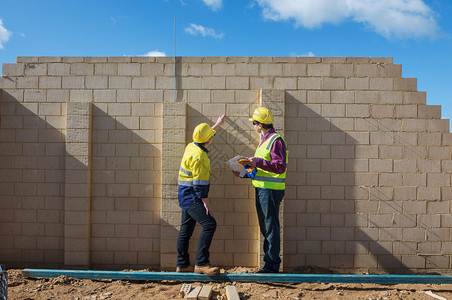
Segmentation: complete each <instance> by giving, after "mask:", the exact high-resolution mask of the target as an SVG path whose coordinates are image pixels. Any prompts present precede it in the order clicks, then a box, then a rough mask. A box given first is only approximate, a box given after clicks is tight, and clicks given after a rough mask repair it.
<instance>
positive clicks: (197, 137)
mask: <svg viewBox="0 0 452 300" xmlns="http://www.w3.org/2000/svg"><path fill="white" fill-rule="evenodd" d="M215 133H216V131H215V130H213V129H212V128H210V126H209V125H208V124H207V123H201V124H199V125H198V126H196V128H195V130H194V131H193V141H195V142H197V143H200V144H202V143H207V142H208V141H209V140H210V139H211V138H212V137H213V136H214V135H215Z"/></svg>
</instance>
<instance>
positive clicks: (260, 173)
mask: <svg viewBox="0 0 452 300" xmlns="http://www.w3.org/2000/svg"><path fill="white" fill-rule="evenodd" d="M277 138H281V139H282V141H283V142H284V144H286V142H285V141H284V139H283V138H282V137H281V136H280V135H279V134H277V133H275V134H273V135H272V136H271V137H270V138H269V139H267V140H266V141H265V142H264V143H262V145H260V146H259V147H258V148H257V149H256V153H255V154H254V156H255V157H258V158H263V159H265V160H268V161H270V160H271V156H270V152H271V148H272V145H273V143H274V142H275V140H276V139H277ZM288 156H289V150H287V144H286V164H287V162H288ZM286 172H287V168H286V171H284V173H282V174H276V173H272V172H268V171H265V170H263V169H261V168H257V174H256V176H255V177H254V178H253V180H252V184H253V187H257V188H266V189H272V190H284V189H285V188H286V185H285V179H286Z"/></svg>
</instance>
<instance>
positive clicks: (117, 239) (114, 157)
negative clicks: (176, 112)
mask: <svg viewBox="0 0 452 300" xmlns="http://www.w3.org/2000/svg"><path fill="white" fill-rule="evenodd" d="M99 105H100V104H99ZM99 105H96V104H93V119H92V120H93V131H92V199H91V262H92V267H95V268H109V269H111V268H114V269H118V270H120V269H124V268H154V269H155V268H159V266H160V225H161V219H160V210H161V149H160V148H159V147H157V146H156V144H159V143H161V141H160V136H159V135H160V134H159V133H160V132H161V129H160V127H159V126H160V122H161V121H159V120H158V118H154V117H152V116H147V115H146V116H145V115H142V116H140V115H133V116H130V115H129V114H128V113H127V112H123V113H124V115H121V114H119V115H116V116H113V115H112V113H109V112H108V111H105V110H106V109H102V108H101V107H100V106H99ZM149 105H150V106H153V105H154V104H152V103H150V104H149ZM148 111H154V109H153V108H151V107H149V108H148Z"/></svg>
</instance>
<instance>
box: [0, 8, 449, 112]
mask: <svg viewBox="0 0 452 300" xmlns="http://www.w3.org/2000/svg"><path fill="white" fill-rule="evenodd" d="M175 15H176V30H175V31H176V55H177V56H323V57H337V56H340V57H343V56H365V57H393V58H394V63H396V64H402V76H403V77H416V78H417V79H418V90H419V91H426V92H427V103H428V104H435V105H441V106H442V117H443V118H447V119H451V118H452V105H451V104H450V103H451V100H452V93H451V91H450V90H449V88H450V87H451V86H452V1H450V0H129V1H124V0H122V1H118V0H109V1H104V0H89V1H87V0H77V1H75V0H39V1H38V0H0V64H2V63H13V62H15V61H16V57H17V56H140V55H154V56H155V55H165V56H173V54H174V47H173V45H174V43H173V41H174V16H175Z"/></svg>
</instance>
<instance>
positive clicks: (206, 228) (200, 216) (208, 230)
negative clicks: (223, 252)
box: [177, 201, 217, 268]
mask: <svg viewBox="0 0 452 300" xmlns="http://www.w3.org/2000/svg"><path fill="white" fill-rule="evenodd" d="M206 212H207V210H206V208H205V207H204V203H203V202H202V201H197V202H195V203H194V204H193V205H192V206H190V207H189V208H188V209H187V210H186V211H182V220H181V226H180V231H179V236H178V237H177V267H178V268H186V267H188V266H189V265H190V257H189V254H188V246H189V243H190V238H191V236H192V234H193V231H194V230H195V225H196V223H199V224H200V225H201V226H202V231H201V234H200V235H199V240H198V250H197V252H196V258H195V265H196V266H198V267H203V266H206V265H210V261H209V254H210V253H209V248H210V244H211V243H212V238H213V234H214V233H215V229H216V228H217V222H216V221H215V219H214V218H213V217H212V216H210V215H207V214H206Z"/></svg>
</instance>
